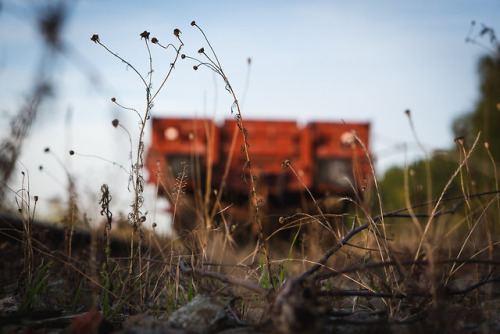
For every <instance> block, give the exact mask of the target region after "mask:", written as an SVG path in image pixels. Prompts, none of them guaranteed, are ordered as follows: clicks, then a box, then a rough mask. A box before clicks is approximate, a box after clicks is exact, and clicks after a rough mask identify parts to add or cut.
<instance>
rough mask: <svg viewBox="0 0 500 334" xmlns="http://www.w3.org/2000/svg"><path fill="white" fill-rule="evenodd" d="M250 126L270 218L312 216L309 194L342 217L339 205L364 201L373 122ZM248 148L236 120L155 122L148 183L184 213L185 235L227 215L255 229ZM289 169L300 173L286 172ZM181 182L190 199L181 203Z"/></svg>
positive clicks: (263, 199)
mask: <svg viewBox="0 0 500 334" xmlns="http://www.w3.org/2000/svg"><path fill="white" fill-rule="evenodd" d="M243 125H244V129H245V130H246V132H247V134H248V135H247V142H248V145H249V154H250V163H251V167H252V171H253V174H254V175H255V177H256V182H257V185H258V189H257V194H258V197H259V199H260V201H259V202H260V204H261V205H262V207H263V209H264V212H265V215H266V216H267V217H279V216H281V215H287V214H291V213H293V212H297V211H300V210H303V211H302V212H307V211H311V210H312V207H313V205H312V203H311V201H312V200H311V198H310V196H309V194H307V193H306V187H307V189H309V191H310V192H311V193H312V194H313V196H314V197H315V200H316V203H320V204H321V205H322V206H323V209H324V210H325V212H339V211H341V210H342V209H343V207H344V206H343V205H342V203H344V202H339V201H336V200H335V199H338V198H339V197H341V196H354V195H359V194H360V193H361V192H362V190H363V187H364V186H365V185H366V184H367V183H368V180H369V179H370V175H371V171H370V165H369V159H368V155H369V154H370V153H369V147H370V145H369V144H370V138H369V135H370V123H368V122H357V123H346V124H344V123H342V122H311V123H308V124H306V125H304V126H300V125H299V124H297V122H295V121H283V120H279V121H277V120H276V121H272V120H245V121H244V123H243ZM353 133H355V134H356V135H357V136H358V137H359V138H360V139H361V141H362V142H363V143H364V145H365V148H366V150H367V151H366V152H365V150H363V148H362V147H361V145H360V144H359V143H358V142H357V140H356V139H355V137H354V135H353ZM243 141H244V138H243V134H242V131H241V130H240V129H239V128H238V126H237V124H236V121H235V120H232V119H228V120H225V121H224V122H223V123H222V124H216V123H215V122H214V121H212V120H209V119H194V118H190V119H185V118H153V120H152V141H151V146H150V148H149V151H148V153H147V158H146V167H147V169H148V171H149V179H148V181H149V182H151V183H156V184H159V185H160V187H159V188H160V191H161V192H162V194H163V195H165V196H166V198H167V200H168V201H169V202H170V204H171V205H172V208H174V207H175V208H176V210H177V215H178V217H177V218H176V219H177V220H178V221H177V222H176V225H175V227H176V230H177V231H178V232H179V230H181V229H184V228H187V229H193V228H196V224H199V223H200V222H202V221H204V222H205V223H207V221H208V222H211V221H213V220H214V215H215V213H216V212H219V211H224V212H225V213H226V214H227V217H229V218H228V219H231V220H232V222H233V223H234V224H239V225H245V222H248V223H250V222H251V221H252V210H253V209H252V207H251V205H249V189H250V188H249V184H248V179H247V178H248V177H249V175H248V170H247V168H245V167H246V166H245V163H246V159H244V158H243V157H242V146H243V144H244V142H243ZM284 161H285V162H286V161H289V162H290V165H291V167H292V168H284V167H286V164H284V163H283V162H284ZM181 180H182V181H184V182H182V183H183V184H182V191H183V195H182V196H173V194H174V190H175V189H178V187H179V182H180V181H181ZM178 201H180V202H178ZM314 205H316V204H314ZM276 220H277V218H276ZM266 221H272V219H267V220H266ZM268 224H272V223H268Z"/></svg>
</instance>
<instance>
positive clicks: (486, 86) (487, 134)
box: [380, 22, 500, 211]
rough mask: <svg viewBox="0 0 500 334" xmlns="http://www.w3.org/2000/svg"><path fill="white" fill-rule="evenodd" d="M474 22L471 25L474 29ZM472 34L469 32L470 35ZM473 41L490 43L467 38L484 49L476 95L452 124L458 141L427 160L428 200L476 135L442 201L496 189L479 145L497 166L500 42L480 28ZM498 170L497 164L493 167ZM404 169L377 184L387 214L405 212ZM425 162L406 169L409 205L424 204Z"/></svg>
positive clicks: (499, 156)
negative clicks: (469, 107) (472, 149)
mask: <svg viewBox="0 0 500 334" xmlns="http://www.w3.org/2000/svg"><path fill="white" fill-rule="evenodd" d="M474 25H475V23H474V22H473V23H472V27H473V28H474ZM472 31H473V30H472V29H471V32H472ZM478 37H480V38H485V37H488V38H489V44H481V43H480V42H479V41H478V40H477V39H476V38H472V37H470V35H469V36H468V37H467V39H466V41H467V42H469V43H474V44H477V45H479V46H480V47H482V48H484V49H486V50H487V51H488V53H487V54H486V55H485V56H483V57H481V58H480V59H479V61H478V75H479V79H480V87H479V88H480V96H479V99H478V101H477V103H476V105H475V107H474V109H473V110H472V111H471V112H469V113H466V114H464V115H462V116H460V117H458V118H457V119H456V120H455V121H454V122H453V132H454V134H455V136H456V137H457V138H460V139H459V140H457V141H456V142H457V143H456V146H455V148H454V149H450V150H444V151H440V152H438V153H436V152H435V153H434V154H433V156H432V157H431V159H430V165H431V180H432V192H433V193H432V197H433V198H434V199H436V198H438V197H439V196H440V194H441V192H442V191H443V189H444V187H445V186H446V184H447V183H448V181H449V179H450V177H451V176H452V175H453V173H454V172H455V170H456V169H457V168H458V166H459V165H460V162H461V161H462V159H463V157H464V150H465V151H467V152H468V151H469V150H470V147H471V146H472V143H473V141H474V140H475V139H476V136H477V134H478V133H479V132H481V137H480V145H478V146H477V147H476V151H475V152H474V153H473V155H472V156H471V159H470V160H469V161H468V164H467V166H465V167H464V169H463V170H462V173H461V174H459V175H458V176H457V177H456V178H455V180H454V181H453V183H452V185H451V187H450V188H449V189H448V190H447V192H446V195H445V196H446V197H450V196H457V195H461V194H463V193H464V192H465V193H469V194H472V193H477V192H482V191H491V190H495V189H496V185H495V171H494V168H493V166H494V165H493V164H492V162H491V159H490V156H489V154H488V151H487V150H486V149H485V146H484V145H482V143H484V142H488V149H489V150H490V153H491V156H492V157H493V159H494V160H495V161H496V162H498V161H500V131H499V130H498V129H497V127H498V126H500V43H499V42H498V41H497V39H496V34H495V31H494V30H493V29H492V28H489V27H487V26H484V25H483V26H482V29H481V30H480V32H479V34H478ZM497 165H498V164H497ZM404 173H405V171H404V168H402V167H393V168H390V169H389V170H387V171H386V172H385V174H384V176H383V177H382V179H381V181H380V186H381V191H382V198H383V202H384V208H385V210H386V211H391V210H395V209H400V208H404V207H406V202H405V189H404ZM426 178H427V175H426V170H425V161H424V160H419V161H416V162H414V163H412V164H411V165H409V166H408V192H409V196H410V203H412V204H418V203H423V202H426V200H427V198H426V196H425V187H426Z"/></svg>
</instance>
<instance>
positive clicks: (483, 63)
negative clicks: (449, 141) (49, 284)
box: [453, 26, 500, 161]
mask: <svg viewBox="0 0 500 334" xmlns="http://www.w3.org/2000/svg"><path fill="white" fill-rule="evenodd" d="M479 36H480V37H489V43H490V45H491V46H488V45H484V44H480V43H479V42H478V41H477V39H475V38H471V37H468V38H467V39H466V41H467V42H470V43H474V44H478V45H480V46H481V47H483V48H485V49H486V50H487V51H488V54H486V55H485V56H483V57H481V59H480V60H479V62H478V74H479V80H480V87H479V89H480V97H479V99H478V101H477V102H476V105H475V107H474V110H472V111H471V112H469V113H466V114H465V115H462V116H461V117H459V118H457V119H456V120H455V122H454V123H453V132H454V133H455V135H456V136H457V137H463V138H464V140H465V143H466V145H470V144H471V143H472V141H473V140H474V139H475V137H476V135H477V133H478V132H479V131H481V133H482V137H481V139H482V140H481V141H482V142H488V143H489V149H490V151H491V154H492V155H493V157H494V159H495V160H496V161H499V160H500V131H498V129H497V126H498V125H500V43H499V42H498V40H497V39H496V34H495V31H494V30H493V29H492V28H489V27H486V26H483V27H482V29H481V31H480V33H479ZM480 151H481V152H480V154H481V156H482V157H483V158H486V159H488V160H489V158H488V156H487V152H486V150H484V149H481V150H480Z"/></svg>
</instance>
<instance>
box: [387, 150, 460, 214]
mask: <svg viewBox="0 0 500 334" xmlns="http://www.w3.org/2000/svg"><path fill="white" fill-rule="evenodd" d="M459 165H460V161H459V155H458V153H455V152H452V151H442V152H439V153H435V154H434V156H433V157H432V158H431V159H430V167H431V168H430V169H431V175H430V177H431V183H432V199H436V198H438V197H439V196H440V195H441V192H442V191H443V189H444V188H445V186H446V184H447V183H448V181H449V179H450V177H451V176H452V175H453V173H454V172H455V170H456V169H457V168H458V166H459ZM404 173H405V170H404V167H398V166H395V167H392V168H390V169H388V170H387V171H386V172H385V174H384V176H383V178H382V179H381V180H380V188H381V191H382V200H383V202H384V208H385V210H386V211H392V210H396V209H400V208H404V207H406V200H405V187H404ZM407 173H408V193H409V197H410V203H411V204H419V203H424V202H427V190H426V185H427V173H426V169H425V160H418V161H415V162H414V163H412V164H410V165H409V166H408V171H407ZM460 194H461V187H460V180H459V179H458V178H456V179H455V180H454V181H453V183H452V185H451V187H450V188H449V189H448V191H447V193H446V196H447V197H450V196H457V195H460Z"/></svg>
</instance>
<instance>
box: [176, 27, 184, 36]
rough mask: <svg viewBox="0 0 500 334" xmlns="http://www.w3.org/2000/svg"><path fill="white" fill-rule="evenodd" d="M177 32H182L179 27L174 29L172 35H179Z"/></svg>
mask: <svg viewBox="0 0 500 334" xmlns="http://www.w3.org/2000/svg"><path fill="white" fill-rule="evenodd" d="M179 34H182V33H181V31H180V30H179V29H177V28H176V29H174V35H175V37H179Z"/></svg>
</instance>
